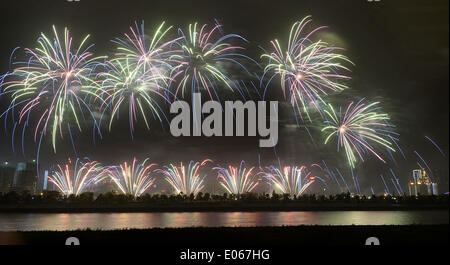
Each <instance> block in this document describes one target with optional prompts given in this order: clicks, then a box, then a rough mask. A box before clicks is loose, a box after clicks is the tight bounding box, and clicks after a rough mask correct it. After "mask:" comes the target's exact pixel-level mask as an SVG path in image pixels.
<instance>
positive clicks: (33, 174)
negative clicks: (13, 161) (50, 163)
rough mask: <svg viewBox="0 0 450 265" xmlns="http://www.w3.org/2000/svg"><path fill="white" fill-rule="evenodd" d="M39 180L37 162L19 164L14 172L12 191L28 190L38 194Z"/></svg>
mask: <svg viewBox="0 0 450 265" xmlns="http://www.w3.org/2000/svg"><path fill="white" fill-rule="evenodd" d="M37 180H38V179H37V170H36V160H33V161H31V162H21V163H18V164H17V167H16V170H15V172H14V177H13V182H12V187H11V189H12V190H15V191H24V190H28V191H31V192H36V185H37Z"/></svg>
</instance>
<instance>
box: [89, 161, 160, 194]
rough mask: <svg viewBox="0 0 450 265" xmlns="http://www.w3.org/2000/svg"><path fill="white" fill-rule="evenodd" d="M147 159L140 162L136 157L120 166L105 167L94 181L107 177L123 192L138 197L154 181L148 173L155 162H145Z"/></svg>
mask: <svg viewBox="0 0 450 265" xmlns="http://www.w3.org/2000/svg"><path fill="white" fill-rule="evenodd" d="M148 161H149V158H147V159H145V160H144V161H143V162H142V163H138V161H137V159H136V158H134V159H133V162H132V163H131V164H128V163H127V162H123V163H122V164H121V165H120V166H112V167H105V168H104V169H103V170H102V172H101V173H100V175H99V177H98V178H97V179H96V182H100V181H102V180H104V179H108V178H109V179H111V180H112V181H113V182H114V183H115V185H116V186H117V188H118V189H119V190H120V191H121V192H122V193H123V194H130V195H133V196H134V197H139V196H141V195H142V194H143V193H145V192H146V191H147V190H148V189H149V188H150V187H151V186H152V185H153V183H154V182H155V179H154V178H153V177H151V176H150V173H151V168H152V167H153V166H155V165H156V164H154V163H147V162H148Z"/></svg>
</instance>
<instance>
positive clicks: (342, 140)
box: [322, 99, 395, 168]
mask: <svg viewBox="0 0 450 265" xmlns="http://www.w3.org/2000/svg"><path fill="white" fill-rule="evenodd" d="M328 106H329V108H328V109H325V113H326V115H327V117H328V118H329V119H328V120H326V121H325V124H326V126H325V127H324V128H323V129H322V131H323V132H327V133H328V135H327V137H326V140H325V144H327V143H328V142H329V141H330V139H332V138H333V137H337V139H338V142H337V144H338V151H339V150H340V149H341V148H344V150H345V154H346V156H347V161H348V164H349V165H350V167H351V168H354V167H355V163H356V162H357V156H358V157H359V158H360V159H361V161H364V154H365V153H371V154H373V155H375V156H376V157H377V158H378V159H379V160H381V161H382V162H384V163H386V162H385V161H384V159H383V158H382V157H381V155H380V154H378V153H377V152H376V151H375V147H374V146H372V144H375V145H379V146H382V147H385V148H387V149H389V150H391V151H395V149H394V148H393V141H394V138H393V137H392V136H391V135H392V134H395V132H393V131H392V130H391V128H392V127H393V126H392V125H390V124H389V123H387V121H388V120H389V116H388V115H387V114H384V113H379V112H377V111H378V110H379V107H378V102H374V103H370V104H368V105H366V104H365V103H363V99H361V100H360V101H358V102H357V103H356V104H355V103H354V102H353V101H352V102H351V103H350V104H349V105H348V106H347V109H346V110H345V113H342V112H341V110H340V111H339V112H338V113H336V111H335V110H334V108H333V106H332V105H331V104H329V105H328ZM355 153H356V154H355Z"/></svg>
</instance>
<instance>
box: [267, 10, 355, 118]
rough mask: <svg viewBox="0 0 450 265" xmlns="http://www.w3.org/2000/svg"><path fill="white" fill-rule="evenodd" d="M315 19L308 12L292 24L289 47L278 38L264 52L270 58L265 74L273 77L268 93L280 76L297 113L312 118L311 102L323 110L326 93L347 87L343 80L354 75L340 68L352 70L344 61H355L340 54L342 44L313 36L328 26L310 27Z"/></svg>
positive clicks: (284, 91) (285, 91)
mask: <svg viewBox="0 0 450 265" xmlns="http://www.w3.org/2000/svg"><path fill="white" fill-rule="evenodd" d="M311 21H312V20H311V19H310V17H309V16H307V17H305V18H304V19H303V20H302V21H299V22H296V23H295V24H294V25H293V26H292V28H291V31H290V34H289V40H288V42H287V47H283V48H282V46H281V45H280V42H279V41H278V40H277V39H275V40H273V41H271V42H270V43H271V45H272V51H271V52H268V53H265V54H263V55H262V56H261V57H262V58H265V59H267V61H268V62H267V64H266V67H265V69H264V74H263V76H262V77H263V78H264V77H265V76H268V78H269V81H268V82H267V85H266V86H265V89H264V94H266V91H267V87H268V85H269V84H270V83H271V81H272V79H273V78H274V77H276V76H279V77H280V80H281V88H282V90H283V95H284V98H285V99H286V100H288V101H289V103H290V104H291V105H292V107H293V109H294V113H295V114H296V116H297V115H299V116H300V118H301V119H302V120H304V117H303V116H304V114H306V115H307V117H308V119H309V120H310V121H311V118H310V115H309V110H308V109H309V107H310V104H311V105H312V106H313V107H314V108H315V109H316V110H318V111H319V112H321V105H322V104H325V101H324V99H323V97H324V96H327V95H328V94H329V93H330V92H336V91H337V92H338V91H342V90H344V89H345V88H347V86H345V85H344V84H342V81H343V80H347V79H350V78H349V77H348V76H346V75H344V74H340V73H339V72H341V71H349V69H348V68H347V67H345V66H344V63H350V64H351V62H350V60H349V59H348V58H347V57H346V56H344V55H342V54H339V52H340V51H341V50H342V49H341V48H338V47H333V46H330V45H329V44H328V43H325V42H323V41H320V40H319V41H315V42H314V41H312V40H311V37H312V36H313V35H314V33H316V32H317V31H319V30H321V29H324V28H326V27H318V28H315V29H313V30H312V31H310V32H308V31H307V30H306V28H307V25H308V24H309V23H310V22H311ZM263 78H261V82H262V80H263ZM261 85H262V83H261Z"/></svg>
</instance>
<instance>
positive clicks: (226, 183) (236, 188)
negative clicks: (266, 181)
mask: <svg viewBox="0 0 450 265" xmlns="http://www.w3.org/2000/svg"><path fill="white" fill-rule="evenodd" d="M244 163H245V162H244V161H242V162H241V164H240V165H239V168H237V167H233V166H228V168H221V167H215V168H213V169H216V170H218V172H217V178H218V179H219V183H220V185H222V187H224V188H225V190H226V191H227V192H228V193H230V194H244V193H247V192H252V190H253V189H255V188H256V186H258V182H257V181H254V180H253V179H254V177H255V176H254V175H253V174H252V171H253V169H254V168H253V167H252V168H250V169H248V168H246V167H245V165H244Z"/></svg>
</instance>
